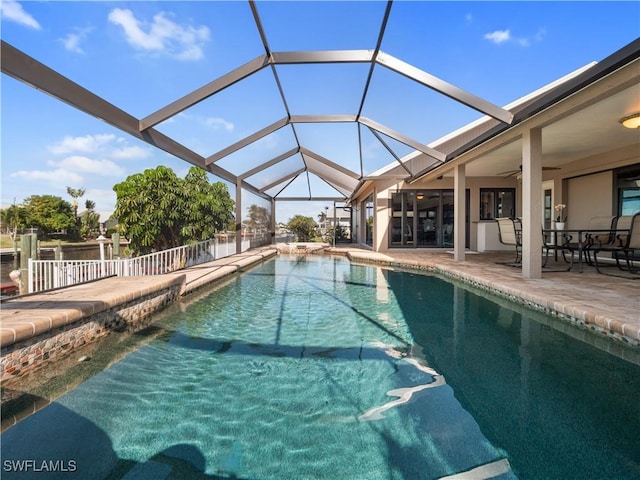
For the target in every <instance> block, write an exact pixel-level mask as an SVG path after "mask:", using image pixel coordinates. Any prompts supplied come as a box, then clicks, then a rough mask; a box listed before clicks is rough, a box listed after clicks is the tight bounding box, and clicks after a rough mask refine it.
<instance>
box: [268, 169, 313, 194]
mask: <svg viewBox="0 0 640 480" xmlns="http://www.w3.org/2000/svg"><path fill="white" fill-rule="evenodd" d="M306 169H307V167H302V168H299V169H298V170H296V171H295V172H293V173H289V174H288V175H285V176H284V177H280V178H279V179H278V180H276V181H275V182H271V183H270V184H269V185H265V186H264V187H262V188H260V193H264V192H266V191H267V190H271V189H272V188H273V187H277V186H278V185H280V184H281V183H284V182H286V181H287V180H289V179H290V178H294V177H297V176H298V175H300V174H301V173H303V172H304V171H305V170H306Z"/></svg>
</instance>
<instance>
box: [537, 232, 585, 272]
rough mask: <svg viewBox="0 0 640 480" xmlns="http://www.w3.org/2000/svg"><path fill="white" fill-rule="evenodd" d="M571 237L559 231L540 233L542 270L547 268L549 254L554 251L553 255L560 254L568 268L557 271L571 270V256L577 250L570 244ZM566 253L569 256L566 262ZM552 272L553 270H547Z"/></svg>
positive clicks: (576, 247) (575, 246) (574, 245)
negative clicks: (542, 256) (542, 257)
mask: <svg viewBox="0 0 640 480" xmlns="http://www.w3.org/2000/svg"><path fill="white" fill-rule="evenodd" d="M572 238H573V236H572V235H570V234H567V233H563V232H562V231H560V230H557V231H555V232H549V231H547V232H544V231H543V232H542V251H543V252H544V260H543V262H542V268H545V267H546V266H547V262H548V261H549V252H550V251H554V253H557V252H560V253H561V254H562V259H563V260H564V261H565V263H568V264H569V266H568V267H567V268H566V269H565V270H558V271H567V272H568V271H569V270H571V269H572V268H573V254H574V252H576V251H577V250H578V246H577V245H576V244H573V243H571V240H572ZM567 253H568V254H569V259H568V260H567ZM547 271H554V270H547Z"/></svg>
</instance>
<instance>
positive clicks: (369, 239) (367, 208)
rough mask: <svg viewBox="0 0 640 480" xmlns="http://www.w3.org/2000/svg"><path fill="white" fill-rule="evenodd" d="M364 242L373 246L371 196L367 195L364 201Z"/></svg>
mask: <svg viewBox="0 0 640 480" xmlns="http://www.w3.org/2000/svg"><path fill="white" fill-rule="evenodd" d="M364 208H365V222H366V223H365V225H366V232H365V242H366V244H367V245H373V195H369V197H367V199H366V200H365V207H364Z"/></svg>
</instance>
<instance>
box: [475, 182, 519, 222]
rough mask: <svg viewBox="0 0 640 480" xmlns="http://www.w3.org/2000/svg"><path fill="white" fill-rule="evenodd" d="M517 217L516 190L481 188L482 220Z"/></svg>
mask: <svg viewBox="0 0 640 480" xmlns="http://www.w3.org/2000/svg"><path fill="white" fill-rule="evenodd" d="M515 215H516V189H515V188H481V189H480V220H494V219H496V218H498V217H511V218H514V217H515Z"/></svg>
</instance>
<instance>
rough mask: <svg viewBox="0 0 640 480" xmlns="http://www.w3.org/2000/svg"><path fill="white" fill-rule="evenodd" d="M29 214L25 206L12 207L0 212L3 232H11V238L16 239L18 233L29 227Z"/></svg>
mask: <svg viewBox="0 0 640 480" xmlns="http://www.w3.org/2000/svg"><path fill="white" fill-rule="evenodd" d="M27 216H28V212H27V209H26V208H25V207H24V205H15V204H14V205H11V206H10V207H8V208H3V209H2V210H0V222H1V223H2V231H3V232H9V233H10V234H11V238H12V239H15V238H16V232H17V231H18V230H19V229H22V228H25V227H26V226H27Z"/></svg>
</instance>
